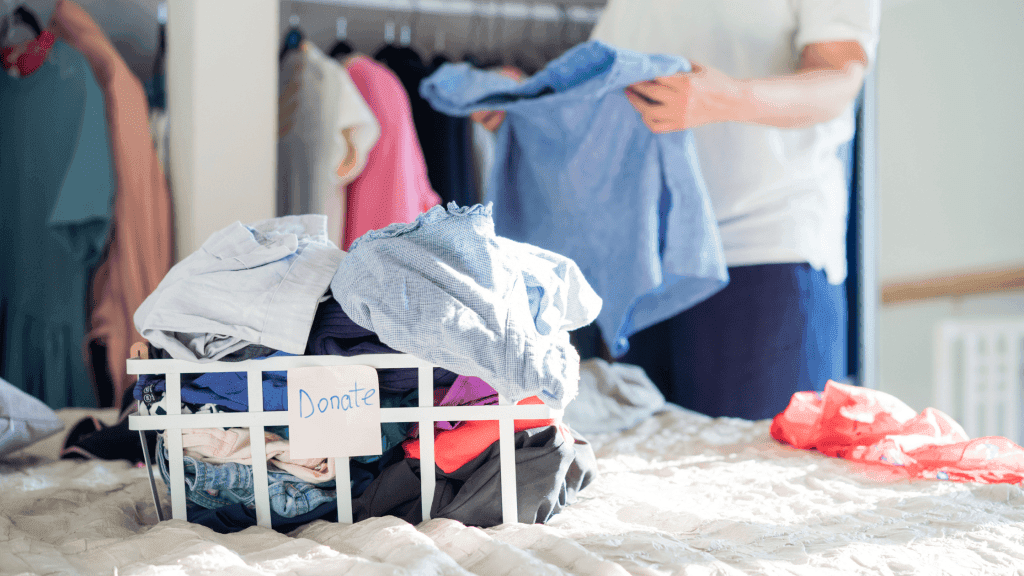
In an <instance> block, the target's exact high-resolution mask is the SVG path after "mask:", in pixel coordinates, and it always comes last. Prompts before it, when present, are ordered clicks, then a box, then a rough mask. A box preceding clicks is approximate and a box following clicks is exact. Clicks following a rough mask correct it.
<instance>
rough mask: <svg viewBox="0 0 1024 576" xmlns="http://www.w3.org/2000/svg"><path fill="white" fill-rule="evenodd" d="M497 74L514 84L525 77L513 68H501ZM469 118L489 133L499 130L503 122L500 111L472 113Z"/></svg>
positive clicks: (503, 118) (503, 117) (503, 116)
mask: <svg viewBox="0 0 1024 576" xmlns="http://www.w3.org/2000/svg"><path fill="white" fill-rule="evenodd" d="M498 73H500V74H502V75H503V76H508V77H509V78H511V79H513V80H515V81H516V82H521V81H522V80H523V76H525V75H526V74H525V73H524V72H523V71H522V70H520V69H519V68H516V67H515V66H502V67H501V68H499V69H498ZM469 118H470V119H471V120H473V121H474V122H477V123H479V124H482V125H483V127H484V128H487V129H488V130H490V131H491V132H497V131H498V128H501V123H502V122H504V121H505V113H504V112H503V111H501V110H481V111H479V112H473V113H472V114H470V115H469Z"/></svg>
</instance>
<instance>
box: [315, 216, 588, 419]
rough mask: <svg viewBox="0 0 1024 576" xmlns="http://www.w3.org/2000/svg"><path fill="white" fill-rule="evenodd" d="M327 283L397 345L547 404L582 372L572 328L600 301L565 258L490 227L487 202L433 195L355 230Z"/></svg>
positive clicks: (567, 392)
mask: <svg viewBox="0 0 1024 576" xmlns="http://www.w3.org/2000/svg"><path fill="white" fill-rule="evenodd" d="M331 293H332V295H333V296H334V298H335V299H336V300H338V302H339V303H340V304H341V308H342V309H343V310H344V311H345V313H346V314H347V315H348V317H349V318H351V319H352V321H353V322H355V323H356V324H359V325H360V326H362V327H363V328H366V329H367V330H371V331H373V332H375V333H376V334H377V336H378V337H380V340H381V342H383V343H385V344H387V345H388V346H390V347H392V348H394V349H395V350H399V351H402V352H405V353H407V354H412V355H414V356H417V357H419V358H422V359H424V360H427V361H428V362H431V363H433V364H435V365H437V366H440V367H442V368H445V369H447V370H451V371H452V372H455V373H456V374H462V375H464V376H476V377H477V378H481V379H483V380H484V381H485V382H487V383H488V384H490V385H491V386H493V387H494V388H495V389H496V390H497V391H498V392H500V393H501V394H503V395H504V396H505V397H507V398H509V399H511V400H512V401H519V400H522V399H523V398H527V397H530V396H540V397H541V399H543V400H544V402H545V403H546V404H548V405H550V406H552V407H554V408H561V407H563V406H564V404H565V403H566V402H568V401H569V400H571V399H572V397H573V396H575V395H576V383H577V381H578V380H579V362H580V359H579V355H578V354H577V353H576V349H575V348H573V347H572V345H571V344H570V343H569V333H568V330H574V329H576V328H579V327H581V326H585V325H587V324H589V323H590V322H592V321H593V320H594V317H596V316H597V313H598V311H599V310H600V309H601V299H600V298H598V296H597V294H595V293H594V290H593V289H592V288H591V287H590V285H589V284H587V281H586V279H584V278H583V275H582V274H581V273H580V270H579V268H578V267H577V266H576V264H575V263H574V262H573V261H572V260H570V259H568V258H565V257H562V256H559V255H558V254H555V253H553V252H548V251H547V250H544V249H541V248H537V247H535V246H530V245H529V244H521V243H519V242H513V241H511V240H508V239H506V238H501V237H499V236H496V235H495V234H494V221H493V220H492V219H491V210H490V206H481V205H479V204H478V205H476V206H469V207H463V208H458V207H456V206H455V205H454V204H451V205H449V207H448V209H447V210H445V209H444V208H442V207H440V206H435V207H434V208H432V209H431V210H430V211H429V212H427V213H426V214H421V215H420V216H419V217H417V218H416V221H415V222H413V223H411V224H393V225H391V226H388V227H387V228H385V229H383V230H375V231H373V232H370V233H368V234H366V235H365V236H363V237H361V238H359V239H358V240H357V241H356V242H355V243H354V244H353V245H352V247H351V249H350V251H349V253H348V255H347V256H346V257H345V259H344V260H343V261H342V263H341V265H340V266H339V267H338V271H337V273H336V274H335V276H334V280H332V281H331Z"/></svg>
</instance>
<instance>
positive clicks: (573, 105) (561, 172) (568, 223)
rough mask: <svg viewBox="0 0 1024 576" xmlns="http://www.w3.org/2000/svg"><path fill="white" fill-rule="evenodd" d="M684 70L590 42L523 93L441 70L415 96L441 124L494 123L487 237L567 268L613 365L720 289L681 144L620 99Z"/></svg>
mask: <svg viewBox="0 0 1024 576" xmlns="http://www.w3.org/2000/svg"><path fill="white" fill-rule="evenodd" d="M689 69H690V65H689V63H688V62H687V61H686V60H684V59H682V58H678V57H672V56H661V55H645V54H640V53H637V52H632V51H629V50H622V49H619V48H614V47H612V46H609V45H607V44H604V43H601V42H598V41H592V42H587V43H584V44H581V45H579V46H577V47H575V48H573V49H571V50H569V51H568V52H566V53H565V54H564V55H562V56H561V57H560V58H558V59H557V60H555V61H553V62H552V63H551V64H549V65H548V66H547V67H546V68H545V69H544V70H542V71H540V72H539V73H537V74H536V75H534V76H532V77H530V78H529V79H527V80H526V81H525V82H523V83H521V84H520V83H517V82H515V81H514V80H512V79H510V78H507V77H505V76H502V75H501V74H498V73H493V72H485V71H481V70H477V69H474V68H472V67H471V66H469V65H468V64H446V65H444V66H442V67H441V68H440V69H439V70H438V71H437V72H435V73H434V74H433V75H431V76H430V77H429V78H427V79H426V80H424V81H423V83H422V84H421V85H420V93H421V95H422V96H423V97H424V98H425V99H426V100H427V101H428V102H429V103H430V104H431V105H432V106H433V107H434V108H435V109H437V110H439V111H441V112H444V113H445V114H449V115H457V116H467V115H469V114H471V113H472V112H475V111H478V110H504V111H505V112H506V116H505V122H504V124H503V125H502V127H501V129H500V130H499V132H498V135H497V137H498V144H497V156H498V157H497V159H496V162H495V166H494V169H493V172H492V173H491V180H490V184H489V187H488V200H489V201H491V202H493V204H494V220H495V227H496V231H497V233H498V234H500V235H501V236H505V237H508V238H511V239H514V240H519V241H522V242H529V243H530V244H534V245H537V246H540V247H542V248H546V249H548V250H551V251H553V252H556V253H558V254H562V255H563V256H566V257H568V258H571V259H572V260H574V261H575V262H576V263H577V264H578V265H579V267H580V269H581V270H582V271H583V274H584V276H585V277H586V278H587V280H589V281H590V284H592V285H593V286H594V288H595V290H596V291H597V293H598V294H600V296H601V298H602V299H603V300H604V308H603V309H602V311H601V314H600V315H599V316H598V318H597V324H598V326H599V327H600V328H601V333H602V335H603V336H604V338H605V341H606V343H607V344H608V348H609V350H610V351H611V352H612V354H613V355H614V356H616V357H619V356H621V355H622V354H625V352H626V351H627V350H628V348H629V341H628V338H629V337H630V336H631V335H633V334H635V333H637V332H639V331H640V330H642V329H644V328H646V327H648V326H651V325H653V324H656V323H658V322H660V321H662V320H666V319H668V318H671V317H672V316H675V315H676V314H679V313H680V312H682V311H683V310H686V309H687V308H689V307H691V306H693V305H695V304H697V303H699V302H701V301H702V300H704V299H706V298H708V297H709V296H711V295H712V294H714V293H715V292H717V291H719V290H721V289H722V288H723V287H724V286H725V284H726V283H727V282H728V272H727V271H726V264H725V256H724V252H723V248H722V241H721V238H720V237H719V233H718V225H717V222H716V220H715V216H714V213H713V211H712V207H711V201H710V199H709V198H708V194H707V190H706V188H705V185H704V180H703V178H702V177H701V174H700V169H699V166H698V163H697V156H696V150H695V146H694V141H693V136H692V134H690V132H689V131H684V132H674V133H669V134H654V133H652V132H651V131H650V130H649V129H648V128H647V126H646V125H644V123H643V122H642V121H641V119H640V115H639V114H638V113H637V111H636V110H635V109H634V108H633V107H632V105H630V103H629V101H628V100H627V99H626V97H625V93H624V90H625V88H626V87H627V86H628V85H630V84H633V83H635V82H639V81H642V80H649V79H652V78H655V77H659V76H667V75H671V74H674V73H677V72H681V71H688V70H689Z"/></svg>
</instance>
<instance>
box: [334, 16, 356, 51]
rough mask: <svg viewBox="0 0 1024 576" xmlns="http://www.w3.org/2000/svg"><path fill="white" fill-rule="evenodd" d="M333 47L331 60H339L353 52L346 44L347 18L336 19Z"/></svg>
mask: <svg viewBox="0 0 1024 576" xmlns="http://www.w3.org/2000/svg"><path fill="white" fill-rule="evenodd" d="M335 30H336V33H335V38H336V41H335V42H334V46H333V47H332V48H331V52H330V56H331V58H339V57H341V56H346V55H348V54H351V53H353V52H355V49H354V48H352V45H351V44H349V43H348V40H347V38H348V18H345V17H344V16H342V17H340V18H338V21H337V24H336V27H335Z"/></svg>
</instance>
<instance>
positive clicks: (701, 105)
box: [626, 62, 742, 134]
mask: <svg viewBox="0 0 1024 576" xmlns="http://www.w3.org/2000/svg"><path fill="white" fill-rule="evenodd" d="M691 66H692V69H691V71H690V72H681V73H679V74H675V75H672V76H663V77H661V78H655V79H654V80H647V81H644V82H638V83H636V84H633V85H631V86H629V87H628V88H626V98H628V99H629V102H630V104H632V105H633V107H634V108H636V110H637V112H639V113H640V116H641V118H643V121H644V124H646V125H647V127H648V128H650V129H651V131H652V132H655V133H658V134H663V133H665V132H675V131H678V130H687V129H689V128H693V127H695V126H703V125H704V124H711V123H714V122H725V121H729V120H738V119H739V118H738V112H737V111H738V107H739V105H740V103H741V102H742V90H741V87H740V83H739V82H738V81H737V80H735V79H733V78H730V77H729V76H727V75H726V74H724V73H722V72H720V71H718V70H716V69H714V68H712V67H710V66H702V65H700V64H697V63H696V62H691Z"/></svg>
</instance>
